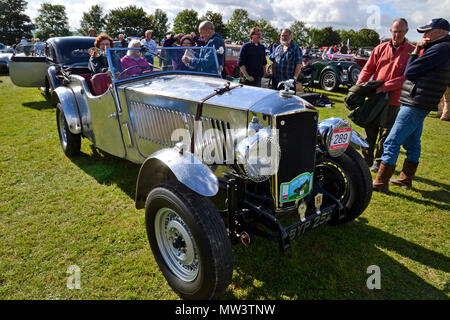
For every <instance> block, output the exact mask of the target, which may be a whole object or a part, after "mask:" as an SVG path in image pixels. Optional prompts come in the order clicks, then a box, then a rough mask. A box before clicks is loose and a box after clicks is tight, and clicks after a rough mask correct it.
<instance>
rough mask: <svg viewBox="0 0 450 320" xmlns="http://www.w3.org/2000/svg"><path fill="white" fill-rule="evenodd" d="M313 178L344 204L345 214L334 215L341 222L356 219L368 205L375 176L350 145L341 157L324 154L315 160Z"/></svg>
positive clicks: (334, 221) (336, 222)
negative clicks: (339, 217) (341, 217)
mask: <svg viewBox="0 0 450 320" xmlns="http://www.w3.org/2000/svg"><path fill="white" fill-rule="evenodd" d="M314 180H315V181H316V183H318V184H319V188H321V189H323V190H325V191H327V192H329V193H331V194H332V195H333V196H334V197H335V198H337V199H338V200H339V201H340V202H341V204H342V205H343V207H344V209H343V210H344V212H343V213H344V218H343V219H337V218H336V219H333V220H331V222H330V223H331V224H341V223H345V222H348V221H351V220H354V219H356V218H357V217H358V216H360V215H361V214H362V213H363V211H364V210H365V209H366V208H367V206H368V205H369V202H370V199H371V197H372V176H371V175H370V171H369V167H368V166H367V164H366V163H365V161H364V159H363V158H362V157H361V155H360V154H359V153H358V152H357V151H356V150H355V149H353V148H352V147H351V146H349V147H348V148H347V150H346V151H345V153H344V154H342V155H341V156H339V157H336V158H334V157H331V156H328V157H325V158H323V159H322V160H321V161H319V162H318V163H317V164H316V167H315V170H314Z"/></svg>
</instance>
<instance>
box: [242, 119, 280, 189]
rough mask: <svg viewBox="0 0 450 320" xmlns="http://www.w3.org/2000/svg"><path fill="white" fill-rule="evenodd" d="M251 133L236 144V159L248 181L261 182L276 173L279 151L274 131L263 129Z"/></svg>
mask: <svg viewBox="0 0 450 320" xmlns="http://www.w3.org/2000/svg"><path fill="white" fill-rule="evenodd" d="M253 133H254V134H253V135H250V136H248V137H246V138H245V139H243V140H242V141H241V142H240V143H238V145H237V146H236V158H237V163H238V165H239V168H241V170H242V171H243V173H244V174H245V175H246V176H247V177H248V178H249V179H251V180H252V181H255V182H262V181H265V180H267V179H269V178H270V177H271V176H272V175H274V174H276V173H277V172H278V165H279V163H280V157H281V150H280V145H279V143H278V135H277V133H276V130H275V129H273V130H271V129H270V128H269V127H264V128H262V129H259V130H258V131H257V132H256V133H255V132H254V131H253Z"/></svg>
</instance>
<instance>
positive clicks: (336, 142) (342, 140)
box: [330, 128, 352, 150]
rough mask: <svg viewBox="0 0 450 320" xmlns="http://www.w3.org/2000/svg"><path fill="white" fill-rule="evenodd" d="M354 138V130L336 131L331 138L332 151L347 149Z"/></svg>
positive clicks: (342, 129)
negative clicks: (352, 137)
mask: <svg viewBox="0 0 450 320" xmlns="http://www.w3.org/2000/svg"><path fill="white" fill-rule="evenodd" d="M351 136H352V128H341V129H334V130H333V135H332V136H331V144H330V150H335V149H341V148H347V147H348V144H349V142H350V138H351Z"/></svg>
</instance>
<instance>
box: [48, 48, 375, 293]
mask: <svg viewBox="0 0 450 320" xmlns="http://www.w3.org/2000/svg"><path fill="white" fill-rule="evenodd" d="M141 50H142V49H139V48H134V49H126V48H125V49H122V48H117V49H116V48H112V49H107V58H108V62H109V67H110V72H108V73H104V74H96V75H94V76H92V77H91V78H90V79H88V77H87V76H86V75H82V76H80V75H78V74H75V73H74V72H73V71H74V70H72V72H71V73H69V72H63V76H64V79H63V81H62V82H63V85H62V86H59V87H57V88H56V89H55V90H54V93H53V94H54V99H53V101H55V104H56V107H57V109H56V118H57V119H56V120H57V127H58V132H59V137H60V141H61V146H62V149H63V151H64V152H65V154H66V155H67V156H69V157H74V156H76V155H77V154H78V153H79V152H80V144H81V139H82V138H86V139H89V140H90V141H91V142H92V143H93V144H94V145H95V147H97V148H99V149H101V150H103V151H106V152H108V153H110V154H112V155H115V156H117V157H121V158H124V159H127V160H130V161H132V162H134V163H137V164H140V165H141V169H140V172H139V175H138V177H137V183H136V207H137V208H139V209H140V208H145V221H146V222H145V223H146V228H147V234H148V239H149V242H150V246H151V249H152V251H153V254H154V257H155V260H156V261H157V263H158V265H159V267H160V269H161V271H162V273H163V274H164V276H165V277H166V279H167V281H168V283H169V284H170V286H171V287H172V288H173V289H174V291H176V292H177V293H178V294H179V295H180V296H181V297H182V298H185V299H210V298H215V297H218V296H219V295H221V294H222V293H223V292H224V291H225V289H226V288H227V287H228V285H229V284H230V283H231V279H232V273H233V257H232V243H237V242H242V244H244V245H246V246H247V245H249V244H250V243H251V242H252V241H253V240H254V237H255V235H257V236H262V237H265V238H267V239H270V240H273V241H275V242H277V243H278V244H279V248H280V249H281V250H286V249H287V248H289V247H290V244H291V242H292V241H293V240H294V239H295V238H296V237H298V236H300V235H302V234H304V233H305V232H307V231H309V230H311V229H313V228H316V227H317V226H320V225H322V224H324V223H330V224H340V223H344V222H348V221H351V220H353V219H355V218H356V217H358V216H359V215H360V214H361V213H362V212H363V211H364V210H365V209H366V207H367V206H368V204H369V201H370V199H371V194H372V191H371V190H372V188H371V186H372V179H371V175H370V172H369V169H368V167H367V165H366V164H365V162H364V161H363V159H362V157H361V156H360V154H359V153H358V152H357V151H355V149H354V148H353V147H352V145H354V146H356V145H359V146H367V144H366V142H365V141H364V140H363V139H362V138H361V137H360V136H359V135H358V134H357V133H356V132H355V131H353V130H352V128H351V126H350V124H349V122H347V121H346V120H344V119H341V118H330V119H326V120H324V121H322V122H320V123H319V121H318V111H317V110H316V109H315V108H314V107H313V106H312V105H311V104H309V103H308V102H306V101H305V100H302V99H301V98H299V97H298V96H295V95H294V94H293V92H292V91H291V90H289V83H285V85H286V87H285V89H284V90H281V91H275V90H270V89H262V88H255V87H249V86H242V85H240V84H235V83H232V84H230V82H227V81H226V80H223V79H222V78H220V76H219V68H218V63H217V58H216V53H215V50H214V48H208V47H203V48H185V47H173V48H162V49H161V50H160V51H159V54H158V56H157V57H155V59H154V65H150V64H148V63H147V62H146V61H145V59H142V55H141V52H140V51H141ZM284 218H286V219H284ZM285 220H289V222H288V223H287V224H286V223H285ZM274 267H276V266H274Z"/></svg>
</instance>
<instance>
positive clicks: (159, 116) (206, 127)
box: [130, 101, 233, 163]
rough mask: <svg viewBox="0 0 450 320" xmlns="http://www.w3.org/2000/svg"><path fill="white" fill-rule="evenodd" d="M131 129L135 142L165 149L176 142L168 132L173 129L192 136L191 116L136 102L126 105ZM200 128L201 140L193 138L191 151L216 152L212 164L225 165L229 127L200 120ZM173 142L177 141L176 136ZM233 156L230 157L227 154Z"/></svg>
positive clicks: (203, 119)
mask: <svg viewBox="0 0 450 320" xmlns="http://www.w3.org/2000/svg"><path fill="white" fill-rule="evenodd" d="M130 111H131V114H132V115H131V118H132V121H133V127H134V128H135V132H136V134H137V136H138V138H139V139H144V140H148V141H151V142H154V143H157V144H159V145H162V146H165V147H173V146H175V144H176V143H177V142H178V141H179V140H175V141H173V140H172V133H173V132H174V131H175V130H176V129H186V130H188V131H189V136H190V137H192V132H193V129H194V122H195V115H193V114H188V113H184V112H180V111H176V110H170V109H166V108H161V107H156V106H152V105H149V104H145V103H140V102H134V101H133V102H130ZM200 121H201V125H202V139H196V143H195V146H194V148H195V150H196V152H198V150H205V148H207V147H208V150H211V149H214V150H218V154H217V155H216V154H215V153H213V156H214V158H215V159H216V160H218V161H215V162H219V161H220V162H222V163H223V162H225V161H226V160H227V156H226V152H225V150H226V143H227V141H228V140H231V139H227V133H228V131H227V130H228V129H230V124H229V123H228V122H226V121H222V120H217V119H212V118H208V117H200ZM196 134H197V133H196ZM176 139H180V138H179V137H176ZM229 156H233V155H229Z"/></svg>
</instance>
